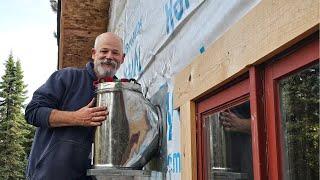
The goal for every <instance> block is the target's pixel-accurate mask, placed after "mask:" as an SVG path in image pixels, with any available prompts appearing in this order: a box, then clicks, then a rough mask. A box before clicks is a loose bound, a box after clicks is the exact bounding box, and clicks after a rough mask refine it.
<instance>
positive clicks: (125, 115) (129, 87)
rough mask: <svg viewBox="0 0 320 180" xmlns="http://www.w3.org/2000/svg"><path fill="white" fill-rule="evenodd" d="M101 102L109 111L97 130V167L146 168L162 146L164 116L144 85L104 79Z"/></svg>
mask: <svg viewBox="0 0 320 180" xmlns="http://www.w3.org/2000/svg"><path fill="white" fill-rule="evenodd" d="M97 106H107V107H108V111H109V115H108V116H107V119H106V120H105V121H104V122H103V123H102V125H101V126H99V127H97V129H96V132H95V142H94V161H93V162H94V168H130V169H140V168H142V167H143V166H144V165H145V164H146V163H147V162H148V161H149V159H150V158H151V156H152V155H153V153H154V152H155V151H156V150H158V148H159V134H160V119H159V117H158V113H157V109H156V107H155V106H153V105H152V104H151V103H150V102H149V101H148V100H147V99H145V98H144V97H143V95H142V93H141V86H140V85H138V84H134V83H130V82H105V83H100V84H99V85H98V88H97Z"/></svg>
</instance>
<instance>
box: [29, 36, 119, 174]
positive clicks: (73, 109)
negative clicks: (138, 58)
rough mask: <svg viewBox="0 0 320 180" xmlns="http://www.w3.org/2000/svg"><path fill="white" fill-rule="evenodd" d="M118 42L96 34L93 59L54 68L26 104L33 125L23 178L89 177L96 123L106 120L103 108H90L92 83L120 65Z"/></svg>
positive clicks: (92, 99) (114, 71) (111, 75)
mask: <svg viewBox="0 0 320 180" xmlns="http://www.w3.org/2000/svg"><path fill="white" fill-rule="evenodd" d="M122 46H123V44H122V40H121V38H120V37H118V36H117V35H115V34H113V33H111V32H106V33H103V34H101V35H99V36H98V37H97V38H96V40H95V44H94V48H93V49H92V59H93V62H92V61H90V62H88V63H87V64H86V68H84V69H76V68H65V69H62V70H59V71H56V72H54V73H53V74H52V75H51V76H50V78H49V79H48V80H47V81H46V83H45V84H43V85H42V86H41V87H40V88H38V89H37V90H36V91H35V92H34V94H33V97H32V100H31V101H30V103H29V104H28V106H27V107H26V112H25V118H26V120H27V122H28V123H30V124H32V125H34V126H36V127H37V129H36V133H35V136H34V141H33V145H32V149H31V152H30V156H29V161H28V167H27V172H26V178H27V179H32V180H36V179H46V180H50V179H59V180H64V179H90V177H88V176H86V170H87V169H88V168H90V162H91V160H90V159H89V158H90V157H89V154H90V152H91V144H92V142H93V136H94V127H96V126H99V125H101V124H102V122H103V121H104V120H105V119H106V116H107V115H108V110H107V108H106V107H94V103H95V99H94V92H95V87H94V82H95V81H99V79H103V78H106V77H109V78H110V77H111V78H116V77H115V76H114V75H115V73H116V72H117V70H118V69H119V67H120V65H121V64H122V63H123V60H124V54H123V49H122Z"/></svg>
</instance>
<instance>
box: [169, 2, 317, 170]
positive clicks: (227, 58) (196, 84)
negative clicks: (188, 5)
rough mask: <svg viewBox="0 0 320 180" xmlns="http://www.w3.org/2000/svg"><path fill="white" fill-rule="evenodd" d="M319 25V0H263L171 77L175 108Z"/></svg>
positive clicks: (307, 33)
mask: <svg viewBox="0 0 320 180" xmlns="http://www.w3.org/2000/svg"><path fill="white" fill-rule="evenodd" d="M208 23H209V22H208ZM318 25H319V1H315V0H295V1H291V0H276V1H273V0H262V1H261V2H260V3H259V4H258V5H257V6H256V7H254V8H253V9H252V10H251V11H250V12H249V13H248V14H247V15H246V16H244V17H243V18H242V19H241V20H240V21H239V22H238V23H236V24H235V25H233V26H232V27H231V28H230V29H229V30H228V31H227V32H226V33H225V34H224V35H223V36H222V37H221V38H220V39H218V40H217V41H216V42H215V43H214V44H212V45H211V46H210V47H209V48H208V49H207V50H206V52H205V53H204V54H201V55H200V56H198V57H196V58H195V60H194V61H193V62H192V63H191V64H190V65H189V66H187V67H186V68H185V69H183V70H182V71H181V72H180V73H178V74H177V75H176V76H175V77H174V84H175V85H174V86H175V88H174V107H175V108H178V107H180V106H182V105H183V104H184V103H186V102H188V101H189V100H195V99H196V98H198V97H200V96H202V95H205V94H206V93H208V92H210V91H211V90H213V89H215V88H217V87H218V86H220V85H221V84H223V83H224V82H226V81H229V80H231V79H232V78H233V77H235V76H237V75H239V74H241V73H243V72H244V71H247V67H248V66H249V65H250V64H258V63H261V62H263V61H265V60H267V59H268V58H270V57H272V56H273V55H275V54H277V53H279V52H281V51H282V50H284V49H285V48H287V47H289V46H291V45H292V44H294V43H296V42H297V41H299V40H301V39H302V38H304V37H306V36H307V35H309V34H311V33H312V32H314V31H315V30H316V29H318ZM183 173H184V172H183Z"/></svg>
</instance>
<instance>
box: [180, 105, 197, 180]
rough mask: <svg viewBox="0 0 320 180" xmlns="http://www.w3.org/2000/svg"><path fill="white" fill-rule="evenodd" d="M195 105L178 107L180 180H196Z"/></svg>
mask: <svg viewBox="0 0 320 180" xmlns="http://www.w3.org/2000/svg"><path fill="white" fill-rule="evenodd" d="M195 107H196V106H195V103H194V102H192V101H190V102H187V103H185V104H184V105H182V106H181V107H180V115H181V121H180V126H181V127H180V130H181V154H182V159H181V162H182V171H181V179H184V180H196V179H197V152H196V151H197V149H196V117H195V116H196V112H195Z"/></svg>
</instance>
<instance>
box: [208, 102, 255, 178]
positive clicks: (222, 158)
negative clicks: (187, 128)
mask: <svg viewBox="0 0 320 180" xmlns="http://www.w3.org/2000/svg"><path fill="white" fill-rule="evenodd" d="M250 117H251V116H250V105H249V101H246V102H244V103H242V104H240V105H237V106H234V107H231V108H228V109H224V110H222V111H219V112H215V113H211V114H208V115H206V116H204V121H203V130H204V138H205V142H204V143H205V145H204V147H205V156H206V157H207V158H206V159H205V160H204V161H206V164H207V167H206V168H207V172H208V174H207V177H208V179H253V173H252V150H251V119H250Z"/></svg>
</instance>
